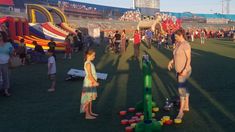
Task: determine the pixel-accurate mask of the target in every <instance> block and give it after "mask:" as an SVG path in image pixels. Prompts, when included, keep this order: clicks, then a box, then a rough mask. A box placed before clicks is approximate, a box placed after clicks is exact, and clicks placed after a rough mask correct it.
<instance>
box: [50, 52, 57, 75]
mask: <svg viewBox="0 0 235 132" xmlns="http://www.w3.org/2000/svg"><path fill="white" fill-rule="evenodd" d="M50 64H52V67H51V69H50ZM55 73H56V63H55V57H54V56H51V57H49V58H48V74H55Z"/></svg>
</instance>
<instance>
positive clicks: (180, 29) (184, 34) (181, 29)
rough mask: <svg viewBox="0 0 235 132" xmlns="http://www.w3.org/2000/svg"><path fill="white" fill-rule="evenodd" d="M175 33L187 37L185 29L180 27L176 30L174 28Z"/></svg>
mask: <svg viewBox="0 0 235 132" xmlns="http://www.w3.org/2000/svg"><path fill="white" fill-rule="evenodd" d="M175 34H177V35H179V36H181V35H183V37H184V39H186V38H187V37H186V33H185V30H184V29H183V28H182V27H181V28H179V29H178V30H176V31H175Z"/></svg>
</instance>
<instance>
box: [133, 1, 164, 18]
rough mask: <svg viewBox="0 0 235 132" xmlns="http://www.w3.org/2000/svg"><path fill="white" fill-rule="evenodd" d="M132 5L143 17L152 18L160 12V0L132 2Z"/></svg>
mask: <svg viewBox="0 0 235 132" xmlns="http://www.w3.org/2000/svg"><path fill="white" fill-rule="evenodd" d="M133 4H134V5H133V6H134V8H135V9H137V10H139V11H140V12H141V14H142V15H144V16H153V15H155V13H156V12H160V0H133Z"/></svg>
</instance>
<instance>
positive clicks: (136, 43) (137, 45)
mask: <svg viewBox="0 0 235 132" xmlns="http://www.w3.org/2000/svg"><path fill="white" fill-rule="evenodd" d="M140 43H141V35H140V33H139V31H138V30H135V34H134V56H135V58H137V59H138V57H139V50H140Z"/></svg>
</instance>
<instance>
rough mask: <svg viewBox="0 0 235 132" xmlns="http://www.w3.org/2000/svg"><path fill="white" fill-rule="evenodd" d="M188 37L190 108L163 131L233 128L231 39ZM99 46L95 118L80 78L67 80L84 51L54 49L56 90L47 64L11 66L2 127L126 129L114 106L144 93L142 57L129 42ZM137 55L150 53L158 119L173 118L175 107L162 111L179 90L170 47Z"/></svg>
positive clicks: (79, 131)
mask: <svg viewBox="0 0 235 132" xmlns="http://www.w3.org/2000/svg"><path fill="white" fill-rule="evenodd" d="M198 42H199V41H198V40H197V41H196V42H194V43H192V68H193V73H192V76H191V78H190V79H189V85H188V87H189V89H190V92H191V96H190V97H191V100H190V104H191V105H190V112H188V113H186V114H185V116H184V119H183V123H182V124H179V125H171V126H163V127H162V131H163V132H234V131H235V114H234V113H235V103H234V102H235V78H234V76H235V43H233V42H230V41H222V40H209V41H207V42H206V45H203V46H202V45H199V44H197V43H198ZM94 47H95V49H96V51H97V56H96V60H95V61H94V64H95V65H96V69H97V71H98V72H104V73H108V79H107V80H106V81H100V84H101V85H100V87H99V90H98V96H99V98H98V99H97V101H96V102H95V106H96V107H95V111H96V112H98V113H99V114H100V116H99V117H98V118H97V119H96V120H85V119H84V114H80V112H79V108H80V96H81V89H82V80H76V81H65V78H66V77H67V76H66V73H67V71H68V70H69V69H70V68H77V69H83V53H76V54H74V55H73V58H72V60H63V59H61V58H62V56H63V55H62V54H61V55H60V54H59V55H57V56H58V60H57V90H56V92H55V93H48V92H47V89H48V88H49V85H50V82H49V81H48V79H47V65H46V64H32V65H26V66H23V67H19V68H17V69H13V70H11V89H12V94H13V96H12V97H3V96H0V132H124V130H125V127H124V126H122V125H120V119H121V118H120V117H119V116H118V112H119V111H120V110H126V109H127V108H129V107H133V106H135V104H136V103H137V102H138V101H140V100H141V99H142V89H143V87H142V85H143V80H142V71H141V61H140V60H141V59H139V61H138V60H135V59H133V57H132V56H133V46H132V44H130V45H129V46H128V49H127V52H126V53H124V54H123V55H115V54H112V53H104V49H105V48H104V46H103V45H101V46H99V47H98V46H94ZM140 50H141V55H143V53H144V52H145V53H147V54H149V55H150V57H151V59H152V64H153V65H152V67H153V69H152V77H153V82H152V84H153V98H154V101H156V103H157V105H158V106H159V107H160V112H159V113H158V114H157V120H159V119H160V118H161V117H162V116H163V115H170V116H171V117H172V118H174V117H175V116H176V115H177V111H176V110H172V111H171V112H164V111H163V110H162V107H163V106H164V103H165V99H166V98H171V97H174V96H176V95H177V89H176V86H177V83H176V78H175V73H174V72H173V71H172V72H169V71H168V70H167V64H168V61H169V59H170V58H171V57H172V55H171V54H172V51H171V50H168V49H165V48H162V49H160V50H159V49H157V48H155V47H152V49H147V48H146V47H145V46H144V45H141V48H140Z"/></svg>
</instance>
